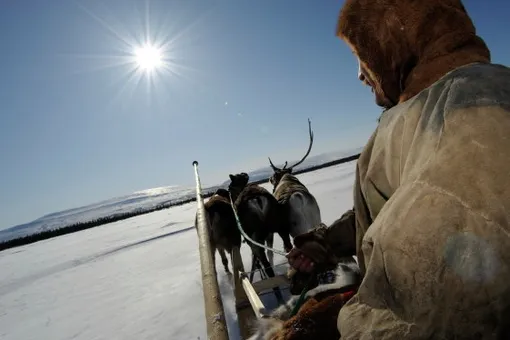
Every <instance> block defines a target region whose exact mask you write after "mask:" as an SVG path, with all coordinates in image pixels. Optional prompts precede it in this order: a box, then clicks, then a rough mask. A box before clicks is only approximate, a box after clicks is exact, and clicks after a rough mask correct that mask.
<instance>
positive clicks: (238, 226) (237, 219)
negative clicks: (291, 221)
mask: <svg viewBox="0 0 510 340" xmlns="http://www.w3.org/2000/svg"><path fill="white" fill-rule="evenodd" d="M228 196H229V197H230V205H231V206H232V210H233V211H234V217H235V218H236V223H237V229H239V231H240V232H241V234H242V235H243V236H244V238H245V239H247V240H248V241H250V242H251V243H253V244H255V245H257V246H259V247H262V248H264V249H266V250H269V251H272V252H273V253H275V254H278V255H282V256H287V253H285V252H283V251H281V250H278V249H274V248H271V247H268V246H266V245H265V244H260V243H258V242H257V241H254V240H252V239H251V237H249V236H248V235H246V233H245V232H244V230H243V227H242V226H241V221H239V216H237V211H236V208H235V206H234V201H233V200H232V193H231V192H230V191H229V192H228Z"/></svg>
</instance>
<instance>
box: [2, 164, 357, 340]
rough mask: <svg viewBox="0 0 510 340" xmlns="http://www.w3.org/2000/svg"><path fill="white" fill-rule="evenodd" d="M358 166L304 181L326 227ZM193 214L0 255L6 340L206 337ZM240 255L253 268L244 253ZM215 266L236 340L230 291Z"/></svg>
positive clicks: (125, 224)
mask: <svg viewBox="0 0 510 340" xmlns="http://www.w3.org/2000/svg"><path fill="white" fill-rule="evenodd" d="M355 164H356V163H355V162H350V163H348V164H342V165H337V166H334V167H330V168H326V169H322V170H317V171H314V172H310V173H306V174H302V175H299V176H298V177H299V178H300V180H301V181H302V182H303V183H304V184H305V185H307V186H308V188H309V190H310V191H311V192H312V194H314V195H315V196H316V198H317V200H318V202H319V206H320V208H321V213H322V218H323V221H324V222H325V223H327V224H329V223H331V222H333V221H334V220H335V219H336V218H338V217H340V215H341V214H342V213H344V212H345V210H347V209H349V208H351V207H352V186H353V183H354V174H355ZM264 187H266V188H268V189H269V185H268V184H265V185H264ZM195 212H196V202H193V203H190V204H186V205H182V206H177V207H173V208H170V209H166V210H162V211H157V212H154V213H151V214H146V215H142V216H137V217H133V218H130V219H127V220H123V221H119V222H115V223H111V224H107V225H103V226H100V227H96V228H92V229H88V230H84V231H81V232H77V233H73V234H68V235H64V236H60V237H56V238H52V239H49V240H45V241H40V242H37V243H34V244H30V245H26V246H22V247H17V248H12V249H8V250H5V251H2V252H0V268H1V273H2V275H1V276H0V339H2V340H28V339H37V340H40V339H51V340H64V339H79V340H92V339H126V340H127V339H136V340H141V339H176V340H181V339H182V340H187V339H207V335H206V325H205V319H204V305H203V295H202V283H201V273H200V262H199V253H198V248H197V244H198V241H197V235H196V231H195V230H194V228H193V223H194V218H195ZM275 248H277V249H283V246H282V242H281V239H280V238H279V236H278V235H275ZM241 253H242V256H243V261H244V264H245V267H246V269H247V270H248V269H249V268H250V265H251V253H250V251H249V248H248V246H246V245H245V244H243V245H242V247H241ZM216 258H217V259H216V262H217V263H216V268H217V271H218V281H219V284H220V289H221V291H222V296H223V303H224V307H225V312H226V314H227V321H228V323H229V335H230V337H231V339H238V338H239V332H238V330H237V328H236V327H237V326H236V315H235V308H234V304H233V296H232V286H231V283H230V279H229V277H228V276H227V275H226V274H225V272H224V271H223V268H222V265H221V262H220V259H219V256H217V257H216ZM274 261H275V264H278V263H283V262H285V259H284V258H282V257H281V256H280V255H276V254H275V256H274ZM279 271H281V270H279ZM265 298H266V297H265Z"/></svg>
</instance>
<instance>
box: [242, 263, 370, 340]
mask: <svg viewBox="0 0 510 340" xmlns="http://www.w3.org/2000/svg"><path fill="white" fill-rule="evenodd" d="M317 281H318V285H317V286H316V287H315V288H313V289H311V290H309V291H308V292H307V293H306V295H305V300H304V302H303V304H302V306H301V307H300V308H299V311H298V312H297V313H296V315H294V316H292V317H291V313H292V310H293V308H294V306H295V305H296V303H297V301H298V299H299V295H295V296H293V297H292V298H290V299H289V300H288V301H287V303H286V304H285V305H282V306H280V307H278V308H277V309H276V310H274V311H273V312H272V313H271V314H270V315H268V316H266V317H264V318H262V319H259V320H258V321H257V324H256V330H255V333H254V334H253V335H252V336H251V337H250V338H249V339H248V340H305V339H307V340H308V339H321V340H330V339H331V340H338V339H339V338H340V334H339V333H338V328H337V318H338V313H339V311H340V308H342V306H343V305H344V304H345V303H346V302H347V301H348V300H349V299H350V298H351V297H352V296H353V295H354V294H355V292H356V290H357V287H358V285H359V283H360V282H361V275H360V272H359V267H358V265H357V264H356V263H355V262H353V263H349V264H343V263H342V264H340V265H339V266H338V267H337V268H336V269H335V270H333V271H329V272H326V273H323V274H321V275H318V277H317Z"/></svg>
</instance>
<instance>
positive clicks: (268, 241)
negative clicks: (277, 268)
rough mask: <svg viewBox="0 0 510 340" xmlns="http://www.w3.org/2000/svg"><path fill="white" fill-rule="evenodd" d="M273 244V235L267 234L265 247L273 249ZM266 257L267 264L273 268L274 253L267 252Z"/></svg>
mask: <svg viewBox="0 0 510 340" xmlns="http://www.w3.org/2000/svg"><path fill="white" fill-rule="evenodd" d="M273 243H274V234H273V233H269V235H268V236H267V238H266V245H267V246H268V247H269V248H273ZM267 257H268V259H269V263H271V266H272V267H274V253H273V252H272V251H270V250H268V251H267Z"/></svg>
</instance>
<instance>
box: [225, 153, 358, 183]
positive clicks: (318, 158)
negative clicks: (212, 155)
mask: <svg viewBox="0 0 510 340" xmlns="http://www.w3.org/2000/svg"><path fill="white" fill-rule="evenodd" d="M362 149H363V148H362V147H360V148H357V149H353V150H349V151H334V152H326V153H322V154H319V155H315V156H310V157H308V158H307V159H306V160H305V161H304V162H303V163H301V164H300V165H298V166H297V167H295V168H294V170H295V171H299V170H302V169H306V168H310V167H313V166H317V165H321V164H324V163H328V162H331V161H334V160H337V159H340V158H343V157H347V156H350V155H353V154H356V153H360V152H361V150H362ZM297 161H298V160H297V159H296V160H293V161H289V165H292V163H296V162H297ZM275 166H278V167H282V166H283V164H275ZM247 173H248V175H250V182H256V181H260V180H263V179H265V178H268V177H270V176H271V175H272V174H273V169H271V166H266V167H263V168H259V169H256V170H253V171H250V172H247ZM229 183H230V180H227V181H225V182H223V183H222V184H220V187H228V185H229Z"/></svg>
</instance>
